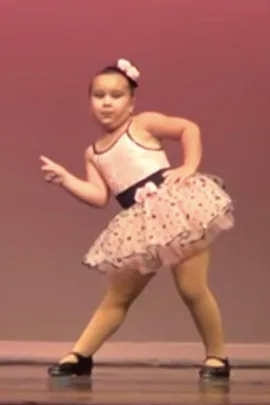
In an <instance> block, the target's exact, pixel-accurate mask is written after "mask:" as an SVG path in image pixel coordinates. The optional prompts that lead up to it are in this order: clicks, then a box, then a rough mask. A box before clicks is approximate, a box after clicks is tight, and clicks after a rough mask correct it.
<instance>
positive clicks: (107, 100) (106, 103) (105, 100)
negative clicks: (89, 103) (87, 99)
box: [102, 96, 112, 107]
mask: <svg viewBox="0 0 270 405" xmlns="http://www.w3.org/2000/svg"><path fill="white" fill-rule="evenodd" d="M102 104H103V106H104V107H109V106H110V105H111V104H112V100H111V98H110V96H105V97H104V98H103V103H102Z"/></svg>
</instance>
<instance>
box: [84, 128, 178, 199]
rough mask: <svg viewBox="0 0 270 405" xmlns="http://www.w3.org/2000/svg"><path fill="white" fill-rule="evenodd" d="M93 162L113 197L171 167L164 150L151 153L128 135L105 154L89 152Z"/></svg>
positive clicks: (155, 150) (150, 150) (125, 134)
mask: <svg viewBox="0 0 270 405" xmlns="http://www.w3.org/2000/svg"><path fill="white" fill-rule="evenodd" d="M91 149H92V159H93V162H94V164H95V166H96V167H97V169H98V170H99V172H100V173H101V175H102V176H103V178H104V180H105V181H106V183H107V184H108V187H109V188H110V190H111V191H112V193H113V194H114V195H117V194H119V193H121V192H123V191H125V190H126V189H128V188H129V187H131V186H133V185H134V184H136V183H138V182H139V181H141V180H143V179H145V178H146V177H148V176H150V175H151V174H153V173H155V172H157V171H159V170H161V169H166V168H169V167H170V163H169V161H168V158H167V156H166V153H165V151H164V150H163V149H161V148H160V149H150V148H148V147H145V146H143V145H140V144H138V143H137V142H136V141H135V140H134V139H133V138H132V137H131V136H130V134H129V133H128V132H125V133H124V134H123V135H121V137H120V138H119V139H118V140H117V141H116V142H115V143H114V144H113V145H112V146H111V147H110V148H109V149H107V150H106V151H104V152H98V151H96V150H95V147H94V146H93V147H92V148H91Z"/></svg>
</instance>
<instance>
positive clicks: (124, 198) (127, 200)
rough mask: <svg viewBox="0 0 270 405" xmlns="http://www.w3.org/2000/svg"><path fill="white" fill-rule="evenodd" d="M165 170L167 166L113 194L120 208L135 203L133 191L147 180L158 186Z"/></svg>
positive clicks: (162, 179)
mask: <svg viewBox="0 0 270 405" xmlns="http://www.w3.org/2000/svg"><path fill="white" fill-rule="evenodd" d="M167 170H169V168H167V169H161V170H159V171H158V172H155V173H153V174H151V175H150V176H148V177H146V178H145V179H143V180H141V181H139V182H138V183H136V184H134V185H133V186H131V187H129V188H128V189H126V190H125V191H123V192H122V193H120V194H118V195H117V196H115V198H116V200H117V201H118V202H119V204H120V205H121V207H122V208H130V207H132V205H134V204H135V193H136V191H137V189H138V188H140V187H143V186H144V185H145V184H146V183H148V182H149V181H151V182H152V183H154V184H155V185H156V186H160V185H161V184H162V183H163V181H164V177H163V173H164V172H165V171H167Z"/></svg>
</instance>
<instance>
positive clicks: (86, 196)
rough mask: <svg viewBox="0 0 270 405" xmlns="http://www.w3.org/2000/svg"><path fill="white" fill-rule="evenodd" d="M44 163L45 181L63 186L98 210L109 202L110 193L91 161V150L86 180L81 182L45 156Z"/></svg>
mask: <svg viewBox="0 0 270 405" xmlns="http://www.w3.org/2000/svg"><path fill="white" fill-rule="evenodd" d="M40 160H41V161H42V162H43V166H42V167H41V170H42V171H43V172H44V175H45V180H47V181H49V182H52V183H55V184H58V185H60V186H62V187H63V188H64V189H65V190H66V191H68V192H69V193H70V194H71V195H72V196H74V197H76V198H77V199H78V200H80V201H82V202H84V203H87V204H89V205H91V206H93V207H96V208H103V207H105V206H106V205H107V204H108V202H109V197H110V192H109V189H108V187H107V185H106V184H105V182H104V180H103V179H102V177H101V175H100V174H99V172H98V170H97V168H96V167H95V165H94V164H93V163H92V160H91V148H88V149H87V150H86V152H85V170H86V180H81V179H79V178H78V177H76V176H74V175H73V174H71V173H70V172H68V171H67V170H66V169H65V168H64V167H63V166H60V165H59V164H57V163H55V162H53V161H52V160H50V159H48V158H47V157H45V156H40Z"/></svg>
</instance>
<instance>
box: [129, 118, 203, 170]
mask: <svg viewBox="0 0 270 405" xmlns="http://www.w3.org/2000/svg"><path fill="white" fill-rule="evenodd" d="M136 120H137V122H138V125H140V126H141V127H142V128H143V129H144V130H146V131H147V132H149V133H150V134H152V135H153V136H157V137H160V138H171V139H174V140H179V141H181V144H182V148H183V153H184V163H183V165H184V166H186V167H190V168H191V169H193V170H194V171H196V170H197V169H198V167H199V165H200V163H201V159H202V144H201V133H200V128H199V127H198V125H197V124H195V123H194V122H192V121H189V120H187V119H184V118H180V117H170V116H167V115H164V114H160V113H157V112H145V113H141V114H139V115H138V116H137V118H136Z"/></svg>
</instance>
